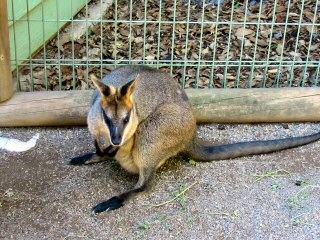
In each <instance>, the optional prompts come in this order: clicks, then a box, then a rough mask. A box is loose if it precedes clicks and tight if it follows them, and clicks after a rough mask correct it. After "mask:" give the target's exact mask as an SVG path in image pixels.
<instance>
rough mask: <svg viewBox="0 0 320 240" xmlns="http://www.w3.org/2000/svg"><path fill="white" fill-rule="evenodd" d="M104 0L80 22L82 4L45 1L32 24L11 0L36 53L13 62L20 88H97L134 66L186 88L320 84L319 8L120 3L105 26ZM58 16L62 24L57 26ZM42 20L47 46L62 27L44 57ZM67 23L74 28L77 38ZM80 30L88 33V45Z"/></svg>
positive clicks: (273, 3) (250, 2) (271, 1)
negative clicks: (51, 27) (51, 28)
mask: <svg viewBox="0 0 320 240" xmlns="http://www.w3.org/2000/svg"><path fill="white" fill-rule="evenodd" d="M26 1H27V3H28V2H29V0H26ZM104 1H105V0H93V1H88V0H86V2H85V6H84V9H83V10H82V11H81V12H80V13H79V14H78V15H77V16H75V17H73V18H72V19H71V20H70V19H60V18H59V12H60V11H61V8H63V7H64V6H65V4H70V6H71V9H72V4H73V3H74V1H73V0H64V1H60V0H55V2H56V5H55V6H56V7H55V9H46V8H45V5H44V2H45V0H42V8H41V11H42V14H41V17H40V18H39V17H38V18H32V16H28V17H27V18H26V19H15V13H14V9H15V4H16V1H13V0H10V3H9V4H11V5H10V6H11V9H13V10H12V14H11V16H12V18H11V19H9V22H11V23H13V27H14V28H15V25H17V24H19V23H21V22H24V23H26V24H27V27H26V34H25V38H26V41H28V43H29V49H30V51H29V56H28V58H25V59H19V58H18V57H17V55H15V56H11V57H12V65H15V66H16V70H15V71H14V72H13V77H14V78H15V79H16V80H17V89H18V90H20V91H34V90H70V89H88V88H90V87H91V86H92V84H91V81H90V75H91V74H94V75H96V76H97V77H100V76H103V75H105V74H106V73H107V72H108V71H109V70H111V69H112V68H113V67H115V66H119V65H124V64H148V65H154V66H155V67H160V68H163V69H164V71H168V72H169V73H171V74H172V76H173V77H174V78H176V79H177V80H178V81H180V82H181V84H182V85H183V86H184V87H186V88H188V87H195V88H206V87H215V88H227V87H236V88H252V87H283V86H290V87H291V86H318V85H319V78H320V32H319V31H320V7H319V2H320V1H319V0H260V1H257V0H247V1H237V0H225V1H222V0H220V1H214V0H211V1H210V0H209V1H208V0H183V1H178V0H174V1H171V0H162V1H161V0H144V1H142V0H130V1H127V0H114V2H113V4H112V5H111V6H110V7H109V8H108V9H107V10H106V11H105V12H104V10H102V8H100V13H101V14H100V15H101V17H100V18H99V19H90V16H88V11H89V9H90V7H91V6H93V5H97V4H98V5H99V4H100V5H101V6H102V5H103V2H104ZM215 2H220V4H215ZM28 6H29V4H27V7H28ZM48 11H55V12H56V15H55V16H56V17H55V18H47V17H46V13H47V12H48ZM28 15H29V14H28ZM81 17H82V18H81ZM33 22H41V23H42V31H41V32H42V35H43V36H42V37H43V39H45V37H44V34H45V29H46V27H47V25H48V24H52V23H55V24H57V32H58V33H57V36H56V37H55V38H54V39H52V40H51V41H50V42H48V43H46V42H45V41H43V44H42V49H41V50H39V51H38V52H37V53H35V54H34V53H32V51H31V48H32V41H30V39H31V38H30V34H31V29H30V26H32V23H33ZM61 23H64V24H69V29H71V36H72V37H71V38H70V39H69V40H66V39H65V37H64V36H65V33H64V30H61V31H59V25H60V24H61ZM76 23H83V24H85V25H86V26H87V28H86V29H87V30H86V32H85V33H84V35H83V36H80V37H79V38H76V37H75V36H74V34H73V32H74V30H75V24H76ZM91 23H93V25H91ZM10 37H11V38H12V39H15V38H16V37H17V36H15V31H13V34H12V35H11V36H10ZM14 42H15V46H13V47H14V48H16V49H17V47H18V46H17V45H16V44H17V42H16V41H14ZM18 67H19V68H18Z"/></svg>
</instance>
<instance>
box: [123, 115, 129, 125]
mask: <svg viewBox="0 0 320 240" xmlns="http://www.w3.org/2000/svg"><path fill="white" fill-rule="evenodd" d="M129 120H130V114H128V115H127V116H126V117H125V118H124V119H123V122H124V123H128V122H129Z"/></svg>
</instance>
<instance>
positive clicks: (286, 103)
mask: <svg viewBox="0 0 320 240" xmlns="http://www.w3.org/2000/svg"><path fill="white" fill-rule="evenodd" d="M187 94H188V97H189V99H190V101H191V103H192V105H193V108H194V111H195V116H196V118H197V121H198V122H199V123H204V122H209V123H258V122H305V121H320V111H319V109H320V88H279V89H200V90H195V89H188V90H187ZM91 96H92V91H90V90H88V91H62V92H25V93H23V92H20V93H16V94H15V95H14V96H13V97H12V98H11V99H10V100H9V101H7V102H4V103H2V104H0V127H18V126H65V125H85V124H86V116H87V113H88V110H89V108H90V102H91Z"/></svg>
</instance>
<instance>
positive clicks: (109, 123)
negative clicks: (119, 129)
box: [102, 109, 113, 129]
mask: <svg viewBox="0 0 320 240" xmlns="http://www.w3.org/2000/svg"><path fill="white" fill-rule="evenodd" d="M102 115H103V119H104V122H105V123H106V124H107V126H108V127H109V129H112V128H113V124H112V121H111V120H110V118H109V117H108V116H107V114H106V113H105V111H104V110H103V109H102Z"/></svg>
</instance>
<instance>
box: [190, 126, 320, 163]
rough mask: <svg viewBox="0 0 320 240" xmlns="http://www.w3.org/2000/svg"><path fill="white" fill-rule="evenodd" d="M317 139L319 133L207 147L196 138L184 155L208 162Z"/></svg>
mask: <svg viewBox="0 0 320 240" xmlns="http://www.w3.org/2000/svg"><path fill="white" fill-rule="evenodd" d="M318 139H320V132H318V133H315V134H312V135H308V136H303V137H292V138H283V139H275V140H266V141H252V142H240V143H234V144H226V145H218V146H208V145H206V144H205V143H203V142H202V143H201V141H199V139H198V138H195V139H194V141H193V143H192V144H191V145H190V147H189V149H187V151H186V153H187V154H188V155H189V156H190V157H192V158H194V159H195V160H198V161H203V162H209V161H214V160H223V159H230V158H236V157H242V156H248V155H254V154H262V153H270V152H275V151H280V150H283V149H288V148H293V147H298V146H302V145H305V144H308V143H311V142H314V141H317V140H318Z"/></svg>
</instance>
